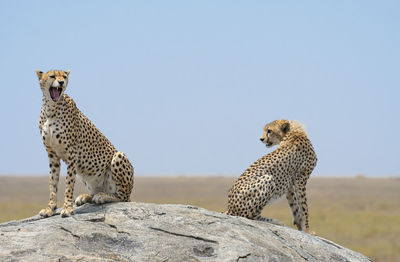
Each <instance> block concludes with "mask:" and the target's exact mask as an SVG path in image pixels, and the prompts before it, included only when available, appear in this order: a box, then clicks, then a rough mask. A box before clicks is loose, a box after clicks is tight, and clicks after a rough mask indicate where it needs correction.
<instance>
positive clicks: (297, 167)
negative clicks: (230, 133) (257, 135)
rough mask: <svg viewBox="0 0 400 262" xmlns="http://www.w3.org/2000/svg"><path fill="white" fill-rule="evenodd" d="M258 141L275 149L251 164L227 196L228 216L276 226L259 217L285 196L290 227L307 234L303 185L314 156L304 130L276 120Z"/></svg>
mask: <svg viewBox="0 0 400 262" xmlns="http://www.w3.org/2000/svg"><path fill="white" fill-rule="evenodd" d="M261 141H262V142H263V143H264V144H266V146H267V147H271V146H274V145H278V144H279V146H278V148H277V149H275V150H274V151H272V152H271V153H269V154H268V155H266V156H264V157H262V158H260V159H258V160H257V161H256V162H254V163H253V164H252V165H251V166H250V167H249V168H248V169H247V170H246V171H245V172H244V173H243V174H242V175H241V176H240V177H239V179H238V180H237V181H236V182H235V184H234V186H233V187H232V188H231V189H230V190H229V194H228V210H227V212H226V213H227V214H229V215H234V216H242V217H246V218H249V219H255V220H262V221H269V222H273V223H279V222H277V221H276V220H273V219H270V218H264V217H262V216H261V212H262V210H263V209H264V207H265V206H266V205H267V204H268V203H270V202H271V201H273V200H275V199H278V198H280V197H281V196H283V195H285V196H286V198H287V200H288V202H289V206H290V208H291V211H292V214H293V224H294V225H295V226H297V228H298V229H299V230H302V231H307V232H310V231H309V224H308V205H307V198H306V183H307V180H308V178H309V176H310V174H311V172H312V171H313V169H314V167H315V165H316V163H317V157H316V155H315V152H314V149H313V146H312V144H311V142H310V140H309V139H308V137H307V134H306V132H305V130H304V129H303V127H302V126H301V125H300V124H299V123H297V122H294V121H288V120H275V121H273V122H271V123H269V124H267V125H266V126H265V127H264V132H263V134H262V136H261Z"/></svg>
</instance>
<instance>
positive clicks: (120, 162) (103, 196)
mask: <svg viewBox="0 0 400 262" xmlns="http://www.w3.org/2000/svg"><path fill="white" fill-rule="evenodd" d="M110 169H111V175H112V181H113V183H114V184H115V193H105V192H100V193H97V194H96V195H94V196H93V198H92V202H93V203H95V204H103V203H109V202H120V201H122V202H129V201H130V195H131V192H132V188H133V172H134V171H133V167H132V165H131V163H130V162H129V160H128V158H127V157H126V155H125V154H124V153H123V152H116V153H115V154H114V156H113V159H112V161H111V167H110Z"/></svg>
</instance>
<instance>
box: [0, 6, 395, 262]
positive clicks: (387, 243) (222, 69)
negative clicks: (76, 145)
mask: <svg viewBox="0 0 400 262" xmlns="http://www.w3.org/2000/svg"><path fill="white" fill-rule="evenodd" d="M399 10H400V3H399V2H397V1H379V2H377V1H329V2H327V1H323V2H321V1H302V2H298V1H285V2H273V1H246V2H243V1H196V2H193V1H118V2H113V3H111V2H109V1H68V2H54V1H33V2H32V1H1V2H0V34H1V36H2V39H1V41H0V47H1V48H0V58H1V59H0V76H1V77H2V81H1V86H2V88H1V90H2V97H3V99H2V102H1V103H0V118H1V119H2V121H3V125H2V127H3V128H1V131H0V132H1V133H0V134H1V136H0V142H1V150H0V159H1V160H0V161H1V165H0V208H1V212H0V221H7V220H11V219H19V218H22V217H26V216H31V215H34V214H36V213H37V212H38V211H39V210H40V208H42V207H44V206H45V205H46V203H47V198H48V192H47V191H48V182H47V177H46V176H47V175H46V174H47V173H48V170H47V169H48V163H47V156H46V153H45V150H44V147H43V145H42V141H41V138H40V134H39V128H38V118H39V113H40V107H41V91H40V88H39V83H38V80H37V76H36V74H35V72H34V71H35V70H36V69H39V70H42V71H48V70H51V69H62V70H66V69H70V70H71V74H70V82H69V86H68V89H67V91H66V93H68V94H69V95H70V96H71V97H72V98H73V99H74V100H75V102H76V103H77V105H78V107H79V108H80V110H81V111H83V112H84V114H85V115H86V116H88V117H89V119H91V120H92V122H94V123H95V125H96V126H97V127H98V128H99V129H100V130H101V131H102V132H103V133H104V134H105V135H106V136H107V137H108V138H109V139H110V140H111V141H112V143H113V144H114V145H115V146H116V147H117V148H118V149H119V150H121V151H124V152H125V153H126V154H127V155H128V157H129V158H130V160H131V161H132V162H133V164H134V166H135V172H136V177H137V179H136V185H135V192H134V195H133V199H135V201H145V202H156V203H188V204H194V205H198V206H202V207H205V208H208V209H211V210H216V211H223V210H224V209H225V206H226V197H227V190H228V189H229V188H230V187H231V186H232V184H233V183H234V181H235V179H236V178H237V177H238V176H239V175H240V174H241V173H242V172H243V171H244V170H245V169H246V168H247V167H248V166H249V165H250V164H251V163H252V162H253V161H255V160H256V159H258V158H259V157H261V156H263V155H265V154H267V153H269V152H270V151H271V150H270V149H266V148H265V146H263V145H262V144H261V143H260V142H259V136H260V135H261V133H262V128H263V126H264V125H265V124H266V123H268V122H270V121H272V120H275V119H280V118H286V119H292V120H298V121H301V122H302V123H304V124H305V126H306V127H307V131H308V134H309V137H310V139H311V141H312V142H313V144H314V147H315V150H316V153H317V155H318V164H317V167H316V169H315V170H314V173H313V175H312V179H311V180H310V183H309V185H308V191H309V202H310V213H311V214H310V224H311V228H312V229H313V230H314V231H316V232H317V234H318V235H320V236H322V237H325V238H328V239H330V240H333V241H335V242H337V243H339V244H341V245H344V246H346V247H348V248H351V249H354V250H356V251H359V252H361V253H363V254H365V255H367V256H369V257H370V258H372V259H374V260H377V261H398V260H400V254H399V253H400V252H399V251H398V250H400V244H399V241H398V237H399V235H400V204H399V203H400V201H399V200H400V193H399V192H400V190H399V189H400V176H399V175H400V171H399V167H400V165H399V162H398V159H399V155H400V142H399V140H398V139H397V136H398V134H399V133H400V121H399V117H398V116H399V112H400V110H399V109H400V106H399V103H398V100H399V98H400V91H399V90H400V89H399V87H400V85H399V84H400V78H399V68H400V51H399V46H400V34H399V30H398V29H399V27H400V17H399V15H398V11H399ZM65 170H66V169H65V166H64V165H63V169H62V173H63V174H64V173H65ZM61 180H63V179H61ZM60 187H63V185H62V184H61V185H60ZM60 191H61V192H60V199H61V201H62V198H63V197H62V196H61V195H62V193H63V192H62V191H63V190H60ZM79 192H84V189H83V188H82V185H80V184H77V192H76V194H78V193H79ZM264 215H266V216H269V217H274V218H278V219H281V220H282V221H285V223H286V224H287V225H290V224H291V215H290V211H289V207H288V206H287V204H286V201H281V202H279V203H277V204H275V205H272V206H271V207H268V208H266V209H265V214H264Z"/></svg>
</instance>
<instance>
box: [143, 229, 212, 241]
mask: <svg viewBox="0 0 400 262" xmlns="http://www.w3.org/2000/svg"><path fill="white" fill-rule="evenodd" d="M149 228H150V229H153V230H156V231H160V232H163V233H166V234H170V235H174V236H178V237H187V238H193V239H196V240H201V241H204V242H209V243H214V244H218V241H215V240H211V239H207V238H203V237H198V236H192V235H185V234H180V233H175V232H171V231H168V230H165V229H161V228H157V227H149Z"/></svg>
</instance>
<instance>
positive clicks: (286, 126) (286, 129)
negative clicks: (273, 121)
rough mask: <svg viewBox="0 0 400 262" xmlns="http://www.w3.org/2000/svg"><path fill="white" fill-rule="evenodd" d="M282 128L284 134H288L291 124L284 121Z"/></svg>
mask: <svg viewBox="0 0 400 262" xmlns="http://www.w3.org/2000/svg"><path fill="white" fill-rule="evenodd" d="M281 130H282V132H283V133H284V134H287V132H289V130H290V125H289V123H284V124H283V125H282V127H281Z"/></svg>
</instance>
